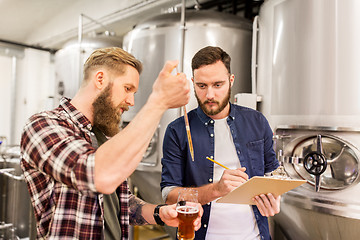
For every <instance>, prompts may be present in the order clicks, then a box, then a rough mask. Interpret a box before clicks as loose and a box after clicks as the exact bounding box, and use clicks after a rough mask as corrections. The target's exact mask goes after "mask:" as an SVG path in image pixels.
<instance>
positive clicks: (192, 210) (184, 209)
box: [176, 206, 199, 214]
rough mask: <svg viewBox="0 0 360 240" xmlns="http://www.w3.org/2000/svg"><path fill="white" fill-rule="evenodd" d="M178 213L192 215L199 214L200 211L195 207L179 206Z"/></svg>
mask: <svg viewBox="0 0 360 240" xmlns="http://www.w3.org/2000/svg"><path fill="white" fill-rule="evenodd" d="M176 211H178V212H180V213H183V214H190V213H198V212H199V209H198V208H197V207H193V206H178V207H177V208H176Z"/></svg>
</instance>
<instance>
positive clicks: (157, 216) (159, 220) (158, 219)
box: [154, 204, 167, 226]
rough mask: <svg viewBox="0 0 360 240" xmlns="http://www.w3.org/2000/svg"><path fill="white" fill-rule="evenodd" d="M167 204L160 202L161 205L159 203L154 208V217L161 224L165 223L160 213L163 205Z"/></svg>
mask: <svg viewBox="0 0 360 240" xmlns="http://www.w3.org/2000/svg"><path fill="white" fill-rule="evenodd" d="M166 205H167V204H160V205H157V206H156V207H155V209H154V219H155V222H156V223H157V224H158V225H160V226H164V225H165V223H164V222H163V221H162V220H161V218H160V214H159V210H160V208H161V207H162V206H166Z"/></svg>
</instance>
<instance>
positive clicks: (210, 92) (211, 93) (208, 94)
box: [206, 87, 215, 99]
mask: <svg viewBox="0 0 360 240" xmlns="http://www.w3.org/2000/svg"><path fill="white" fill-rule="evenodd" d="M214 97H215V93H214V89H213V88H212V87H208V88H207V91H206V98H207V99H213V98H214Z"/></svg>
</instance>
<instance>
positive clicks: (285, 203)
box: [252, 0, 360, 239]
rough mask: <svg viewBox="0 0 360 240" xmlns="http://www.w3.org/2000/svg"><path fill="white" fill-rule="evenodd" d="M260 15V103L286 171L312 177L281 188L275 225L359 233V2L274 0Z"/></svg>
mask: <svg viewBox="0 0 360 240" xmlns="http://www.w3.org/2000/svg"><path fill="white" fill-rule="evenodd" d="M257 20H258V23H257V24H255V25H257V26H258V31H257V32H258V35H254V37H255V38H254V39H256V38H257V39H258V41H257V44H255V45H254V47H257V48H255V50H256V51H255V52H257V53H258V54H257V58H255V59H254V62H253V64H252V67H253V68H256V67H257V71H254V72H256V73H257V80H255V81H253V82H255V83H257V94H258V95H259V96H261V98H260V99H262V101H261V102H260V103H259V104H258V106H259V110H260V111H261V112H263V113H264V114H265V116H266V117H267V119H268V120H269V122H270V125H271V126H272V128H273V130H274V132H275V148H276V151H277V156H278V158H279V160H280V161H281V163H282V165H283V166H284V168H285V170H286V172H287V173H288V175H289V176H290V177H292V178H299V179H306V180H307V181H308V183H307V184H305V185H303V186H301V187H298V188H296V189H295V190H293V191H290V192H289V193H287V194H285V195H284V196H283V198H282V203H281V212H280V214H278V215H276V216H275V217H274V218H273V219H272V220H273V221H274V222H275V226H276V228H275V229H278V230H279V229H280V230H281V231H275V232H278V233H281V234H282V235H283V236H285V237H286V239H358V236H359V235H360V228H359V226H360V198H359V197H358V196H360V184H359V175H360V174H359V173H360V160H359V159H360V152H359V149H360V128H359V122H360V99H359V96H360V94H359V93H360V81H359V78H360V72H359V70H358V69H359V68H358V66H357V65H358V62H359V60H360V47H359V45H358V42H359V41H360V33H359V31H356V30H355V29H359V27H360V2H359V1H356V0H348V1H337V0H318V1H312V0H268V1H265V3H264V4H263V5H262V7H261V9H260V13H259V17H258V19H257ZM255 70H256V69H255ZM275 236H277V235H276V234H275Z"/></svg>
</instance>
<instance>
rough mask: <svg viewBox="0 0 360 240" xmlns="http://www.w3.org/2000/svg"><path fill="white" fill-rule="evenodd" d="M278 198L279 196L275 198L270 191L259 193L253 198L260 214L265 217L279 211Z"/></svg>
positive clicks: (279, 198)
mask: <svg viewBox="0 0 360 240" xmlns="http://www.w3.org/2000/svg"><path fill="white" fill-rule="evenodd" d="M280 200H281V196H278V197H276V198H275V197H274V195H272V194H271V193H268V194H266V195H265V194H260V195H259V196H255V197H254V198H253V201H254V202H255V203H256V206H257V208H258V209H259V211H260V213H261V215H263V216H265V217H271V216H274V215H275V214H277V213H279V212H280Z"/></svg>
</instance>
